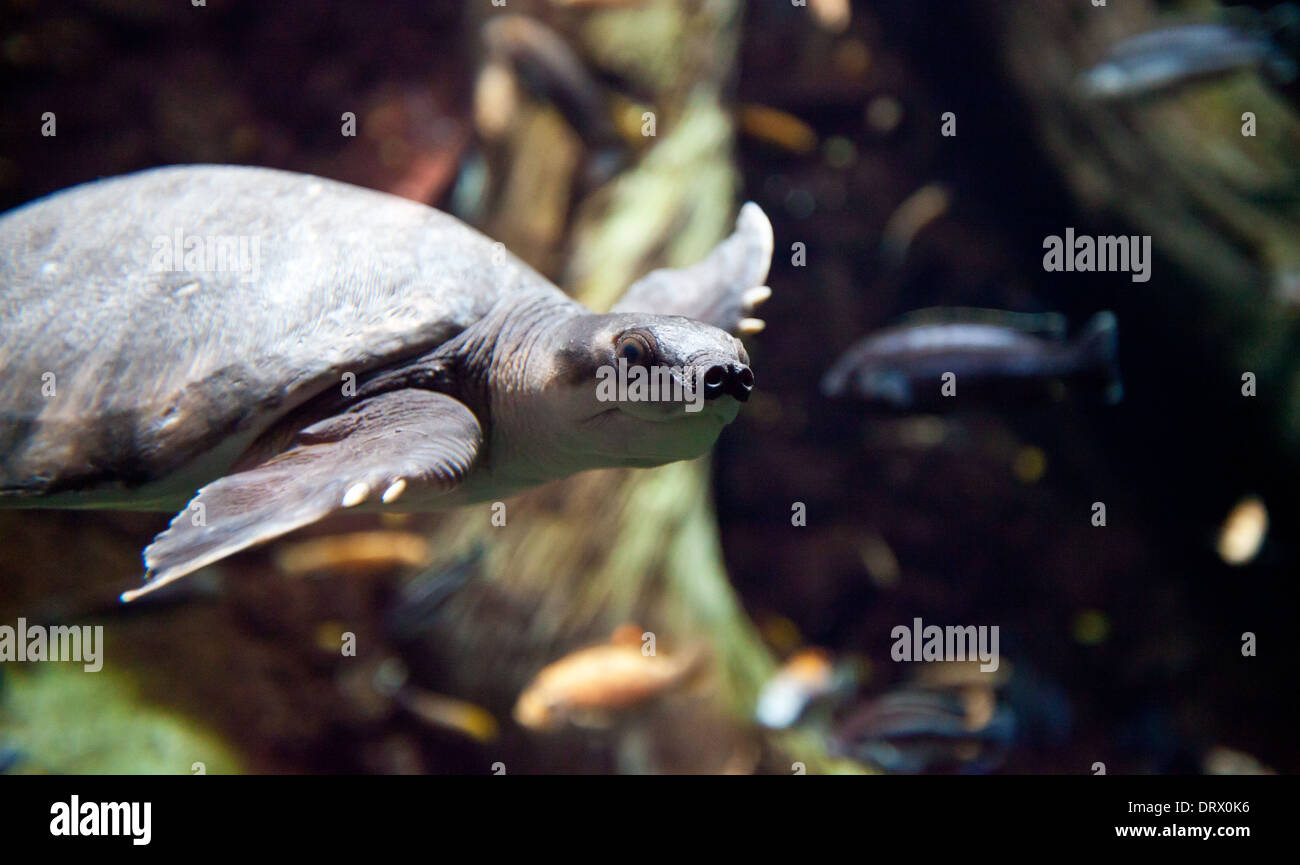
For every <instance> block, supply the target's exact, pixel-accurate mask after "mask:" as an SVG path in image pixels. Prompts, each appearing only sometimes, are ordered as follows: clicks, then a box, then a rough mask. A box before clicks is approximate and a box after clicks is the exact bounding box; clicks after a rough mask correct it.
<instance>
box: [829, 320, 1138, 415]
mask: <svg viewBox="0 0 1300 865" xmlns="http://www.w3.org/2000/svg"><path fill="white" fill-rule="evenodd" d="M1014 315H1015V314H1012V313H997V312H996V311H984V312H983V313H982V317H983V319H984V320H979V319H977V318H973V317H971V316H970V315H967V316H966V318H967V319H968V320H965V321H956V320H953V321H946V322H931V321H913V322H912V323H905V324H902V325H899V326H896V327H891V328H888V329H885V330H881V331H878V332H876V333H874V334H872V335H870V336H868V337H866V338H865V339H863V340H861V341H860V342H858V343H857V344H856V345H854V346H853V347H852V348H850V349H849V350H848V351H847V352H845V353H844V355H843V356H842V357H841V358H840V359H839V360H838V361H836V362H835V365H834V366H832V367H831V369H830V371H829V372H828V373H827V374H826V376H825V377H824V378H823V379H822V391H823V393H825V394H826V395H827V396H841V395H845V394H854V395H857V396H861V397H865V398H867V399H868V400H873V401H880V402H884V403H887V404H889V405H891V406H894V407H896V408H903V409H910V408H915V407H919V406H924V407H936V408H937V407H943V406H947V405H966V404H969V402H970V400H969V399H967V397H969V396H971V395H975V396H977V397H978V398H980V399H983V398H984V397H993V398H999V397H1016V398H1022V397H1029V398H1032V399H1038V398H1041V397H1044V396H1048V395H1050V393H1051V385H1052V382H1053V381H1055V380H1072V381H1073V380H1079V381H1082V380H1092V381H1096V382H1098V383H1101V384H1103V385H1104V386H1105V388H1106V396H1107V399H1108V400H1109V401H1110V402H1115V401H1117V400H1118V399H1119V396H1120V392H1121V391H1120V385H1119V376H1118V369H1117V337H1116V334H1117V331H1116V323H1115V316H1114V314H1112V313H1110V312H1099V313H1097V314H1096V315H1095V316H1093V317H1092V319H1091V320H1090V321H1089V322H1088V324H1087V325H1086V326H1085V327H1084V329H1083V331H1082V333H1080V334H1079V336H1078V337H1077V338H1076V339H1075V340H1074V341H1072V342H1071V341H1066V340H1064V339H1062V338H1061V337H1060V334H1059V329H1058V327H1057V323H1058V322H1059V319H1058V318H1057V317H1051V316H1044V317H1040V318H1038V319H1030V320H1029V321H1028V323H1025V322H1023V321H1021V320H1019V319H1017V318H1014V317H1012V316H1014ZM994 316H1002V317H1003V318H1002V321H1001V323H998V322H997V321H995V320H994V318H993V317H994ZM1043 332H1047V333H1049V334H1051V335H1050V336H1049V337H1047V338H1044V337H1043V336H1040V335H1039V334H1040V333H1043ZM945 373H953V374H954V375H955V376H956V379H955V381H954V382H953V383H954V384H955V387H956V393H955V395H954V396H944V394H943V390H942V388H943V385H944V384H945Z"/></svg>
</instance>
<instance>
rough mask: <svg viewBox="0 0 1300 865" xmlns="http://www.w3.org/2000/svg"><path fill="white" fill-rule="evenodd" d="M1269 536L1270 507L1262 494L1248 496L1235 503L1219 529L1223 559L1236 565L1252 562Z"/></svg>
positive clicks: (1220, 554)
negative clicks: (1267, 506)
mask: <svg viewBox="0 0 1300 865" xmlns="http://www.w3.org/2000/svg"><path fill="white" fill-rule="evenodd" d="M1267 537H1268V508H1266V507H1265V506H1264V500H1263V499H1261V498H1260V497H1259V496H1246V497H1245V498H1243V499H1242V500H1241V501H1239V502H1237V504H1236V505H1234V506H1233V508H1232V510H1231V511H1229V512H1228V516H1227V517H1226V518H1225V519H1224V521H1223V526H1222V528H1220V529H1219V543H1218V547H1217V549H1218V551H1219V558H1221V559H1223V561H1225V562H1227V563H1228V564H1230V565H1233V566H1234V567H1240V566H1241V565H1248V564H1250V563H1251V562H1253V561H1254V560H1255V557H1256V556H1258V555H1259V551H1260V548H1261V547H1263V546H1264V539H1265V538H1267Z"/></svg>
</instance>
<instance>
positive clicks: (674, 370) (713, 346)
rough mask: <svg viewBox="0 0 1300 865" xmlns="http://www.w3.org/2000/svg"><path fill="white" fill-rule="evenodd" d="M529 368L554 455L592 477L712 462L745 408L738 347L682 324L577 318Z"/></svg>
mask: <svg viewBox="0 0 1300 865" xmlns="http://www.w3.org/2000/svg"><path fill="white" fill-rule="evenodd" d="M549 343H550V344H549V346H548V348H549V350H548V351H543V352H541V353H540V354H541V355H542V356H539V353H537V352H534V353H533V354H532V356H531V357H530V359H529V370H528V375H527V378H528V380H529V383H528V385H527V386H526V388H525V389H526V390H528V391H529V392H530V393H532V394H535V395H537V396H538V397H539V399H538V400H537V403H538V405H539V406H540V405H541V404H543V403H544V404H545V406H546V408H545V412H546V414H547V415H548V416H549V419H550V424H549V425H550V426H551V428H552V429H555V430H558V431H559V436H558V437H557V438H555V439H554V440H553V441H554V443H555V446H556V447H559V448H563V449H566V450H568V451H569V455H570V456H571V457H572V458H573V459H576V460H580V461H584V462H585V463H586V467H588V468H596V467H603V466H638V467H648V466H657V465H662V464H664V463H668V462H673V461H675V460H682V459H693V458H695V457H698V456H701V455H703V454H704V453H706V452H707V451H708V450H709V448H711V447H712V446H713V443H714V441H716V440H717V437H718V434H719V433H720V432H721V431H722V428H723V427H724V426H726V425H727V424H728V423H730V422H731V421H732V420H734V419H735V417H736V413H737V412H738V411H739V410H740V404H741V403H742V402H744V401H745V400H747V399H748V398H749V393H750V391H751V390H752V389H753V387H754V374H753V372H752V371H751V370H750V368H749V355H748V354H747V353H746V351H745V347H744V345H742V344H741V342H740V340H738V339H736V338H735V337H733V336H732V335H731V334H729V333H727V332H725V331H723V330H719V329H718V328H716V327H713V326H711V325H708V324H704V323H703V322H699V321H695V320H693V319H689V318H683V317H681V316H667V315H642V314H637V313H612V314H609V315H581V316H577V317H575V318H572V319H569V320H567V321H565V322H563V323H562V324H560V325H559V326H558V327H557V328H556V329H555V331H554V333H553V334H552V336H551V339H550V340H549Z"/></svg>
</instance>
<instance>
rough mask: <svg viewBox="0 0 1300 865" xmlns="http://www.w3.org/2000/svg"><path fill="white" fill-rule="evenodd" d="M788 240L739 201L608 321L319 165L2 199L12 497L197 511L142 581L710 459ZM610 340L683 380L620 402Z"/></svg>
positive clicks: (467, 240) (1, 468)
mask: <svg viewBox="0 0 1300 865" xmlns="http://www.w3.org/2000/svg"><path fill="white" fill-rule="evenodd" d="M771 256H772V230H771V226H770V224H769V223H768V221H767V218H766V217H765V216H764V214H763V212H762V210H761V209H760V208H759V207H758V206H757V205H755V204H746V205H745V206H744V207H743V208H742V209H741V211H740V215H739V217H738V219H737V222H736V230H735V233H734V234H732V235H731V237H729V238H727V239H726V240H724V241H723V242H722V243H720V244H719V245H718V246H717V247H716V248H715V249H714V250H713V252H711V253H710V254H709V255H708V256H707V257H706V258H705V259H704V260H703V261H701V262H700V263H698V264H696V265H694V266H692V267H689V268H684V269H680V270H659V271H654V272H652V273H650V274H649V275H647V276H646V277H644V278H643V279H641V280H640V281H638V282H636V283H634V284H633V285H632V286H631V287H630V288H629V289H628V290H627V293H626V294H625V295H624V296H623V298H622V299H621V300H620V301H619V302H618V303H617V304H616V305H615V307H614V309H613V311H612V312H610V313H608V314H604V315H597V314H595V313H592V312H591V311H590V310H589V309H587V308H586V307H585V306H582V305H581V304H579V303H577V302H575V301H574V300H572V299H571V298H569V297H568V296H566V295H565V294H564V293H563V292H561V291H560V290H559V289H558V288H556V287H555V286H554V285H552V284H551V283H550V282H549V281H548V280H547V279H545V278H544V277H542V276H541V275H540V274H538V273H537V272H535V271H534V270H532V269H531V268H529V267H528V266H527V265H525V264H524V263H522V262H521V261H519V260H518V259H516V258H514V257H513V256H511V255H510V254H508V253H507V252H506V251H505V249H504V247H502V246H501V245H500V244H494V243H493V242H492V241H491V240H489V239H487V238H486V237H484V236H483V235H481V234H479V233H478V232H476V231H474V230H472V229H470V228H469V227H467V226H465V225H464V224H462V223H461V222H459V221H458V220H456V219H455V218H453V217H451V216H448V215H447V214H444V213H441V212H439V211H437V210H434V209H432V208H429V207H426V206H424V205H422V204H417V203H414V202H411V201H407V200H404V199H400V198H396V197H394V196H391V195H387V194H384V193H381V192H376V191H373V190H368V189H361V188H358V187H354V186H349V185H347V184H343V183H338V182H334V181H330V180H325V179H322V178H318V177H311V176H307V175H301V174H294V173H289V172H284V171H276V170H271V169H263V168H248V167H236V166H178V167H170V168H161V169H155V170H150V171H144V172H141V173H138V174H132V175H127V176H124V177H119V178H113V179H109V180H101V181H97V182H92V183H87V184H85V185H82V186H78V187H75V188H72V189H69V190H65V191H63V192H59V193H56V194H54V195H51V196H49V197H47V198H44V199H41V200H39V201H36V202H33V203H31V204H28V205H25V206H23V207H20V208H18V209H16V210H13V211H10V212H9V213H7V214H4V215H3V216H0V291H2V292H3V300H4V305H5V307H6V310H5V313H4V315H3V317H0V368H2V369H3V370H4V376H3V377H0V505H2V506H8V507H28V508H121V509H130V510H166V511H176V510H179V513H177V515H176V516H175V517H174V518H173V519H172V521H171V525H170V526H169V527H168V528H167V530H166V531H164V532H162V533H161V534H160V535H158V537H157V538H155V539H154V541H153V543H152V544H150V545H149V547H148V548H147V549H146V550H145V553H144V560H145V565H146V568H147V569H148V573H147V574H146V580H148V581H149V582H147V583H146V584H145V586H144V587H143V588H141V589H139V590H137V591H135V592H127V593H125V594H124V595H123V597H124V598H125V599H130V598H131V597H134V596H137V595H139V594H142V593H144V592H146V591H152V590H153V589H154V588H157V587H159V586H161V585H165V584H166V583H168V582H171V581H172V580H175V579H177V578H179V577H181V576H184V575H185V574H188V573H190V572H192V571H194V570H196V569H198V568H200V567H202V566H204V565H206V564H209V563H211V562H215V561H217V560H219V559H222V558H224V557H226V556H228V555H230V554H232V553H234V552H236V551H238V550H241V549H244V548H246V547H249V546H252V545H253V544H257V543H259V542H262V541H266V540H269V539H271V538H274V537H277V536H279V535H283V534H285V533H286V532H289V531H291V530H293V529H296V528H298V527H300V526H304V525H307V524H309V523H313V522H315V521H317V520H320V519H321V518H323V517H325V516H327V515H328V514H330V513H332V512H334V511H338V510H340V509H342V508H349V507H361V508H381V507H393V508H397V509H402V510H411V511H420V510H433V509H439V508H445V507H450V506H455V505H461V504H466V503H470V502H479V501H490V500H493V499H496V498H499V497H503V496H506V495H509V494H510V493H512V492H514V491H516V490H520V489H523V488H526V487H530V486H533V485H536V484H540V483H543V482H545V481H548V480H551V479H554V478H560V477H565V476H567V475H571V474H574V473H575V472H579V471H584V470H586V469H592V468H599V467H610V466H638V467H648V466H656V465H661V464H664V463H668V462H672V461H674V460H681V459H690V458H693V457H697V456H699V455H701V454H703V453H705V452H706V451H707V450H708V449H709V448H710V447H711V446H712V444H713V442H714V441H715V440H716V438H717V436H718V434H719V432H720V431H721V429H722V427H723V426H725V425H726V424H727V423H729V422H730V421H731V420H732V419H734V417H735V416H736V413H737V411H738V410H739V404H740V402H742V401H744V400H745V399H746V398H747V396H748V394H749V390H750V388H751V387H752V386H753V374H752V372H751V371H750V370H749V367H748V362H749V359H748V356H747V354H746V352H745V348H744V346H743V345H742V344H741V342H740V340H739V339H737V338H736V337H735V336H733V335H732V334H733V333H738V334H744V333H748V332H753V331H756V330H758V329H760V328H761V326H762V322H761V321H759V320H757V319H753V318H747V317H746V316H748V315H749V314H750V313H751V311H752V309H753V307H755V306H756V305H758V304H759V303H762V302H763V301H764V300H765V299H766V298H767V297H768V296H769V295H770V293H771V292H770V291H769V290H768V289H767V287H766V286H765V285H764V282H765V281H766V279H767V272H768V267H769V265H770V262H771ZM619 359H623V360H626V361H627V362H628V363H629V364H630V365H631V366H632V367H635V366H637V365H640V366H643V367H646V368H647V370H649V369H654V370H656V371H660V370H664V369H666V368H667V369H669V370H671V371H672V372H671V374H672V375H674V376H676V378H675V379H674V380H675V381H678V382H679V383H680V384H681V385H682V389H681V390H680V392H679V393H678V394H677V395H678V397H679V398H678V399H676V400H675V401H674V400H672V399H666V398H662V397H666V396H667V395H664V394H661V395H660V396H661V400H660V401H658V402H638V401H631V400H626V399H625V400H622V401H614V402H609V401H602V398H601V397H600V396H599V394H598V388H597V379H598V378H599V377H600V376H599V373H600V372H601V371H603V370H608V369H610V368H618V364H617V361H618V360H619ZM685 370H692V371H696V372H694V373H686V372H683V371H685ZM700 389H703V394H701V390H700ZM701 396H703V397H704V398H705V399H700V397H701ZM692 408H693V409H697V410H695V411H690V410H688V409H692ZM195 490H197V491H198V492H197V495H196V494H195ZM187 502H188V504H186V503H187Z"/></svg>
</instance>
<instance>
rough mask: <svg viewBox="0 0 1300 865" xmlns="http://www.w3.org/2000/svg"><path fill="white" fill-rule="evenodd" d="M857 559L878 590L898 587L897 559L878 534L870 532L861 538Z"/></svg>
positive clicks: (898, 571)
mask: <svg viewBox="0 0 1300 865" xmlns="http://www.w3.org/2000/svg"><path fill="white" fill-rule="evenodd" d="M858 557H859V558H860V559H861V560H862V566H863V567H864V568H866V569H867V576H869V577H871V582H872V583H874V584H875V585H876V586H877V587H878V588H881V589H892V588H894V587H895V586H897V585H898V580H899V577H900V576H901V575H902V569H901V568H900V567H899V566H898V557H897V556H895V555H894V551H893V549H891V548H890V546H889V543H888V542H887V541H886V540H885V539H884V538H883V537H881V536H880V534H879V533H877V532H871V533H869V534H867V535H864V536H863V538H862V540H860V541H859V542H858Z"/></svg>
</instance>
